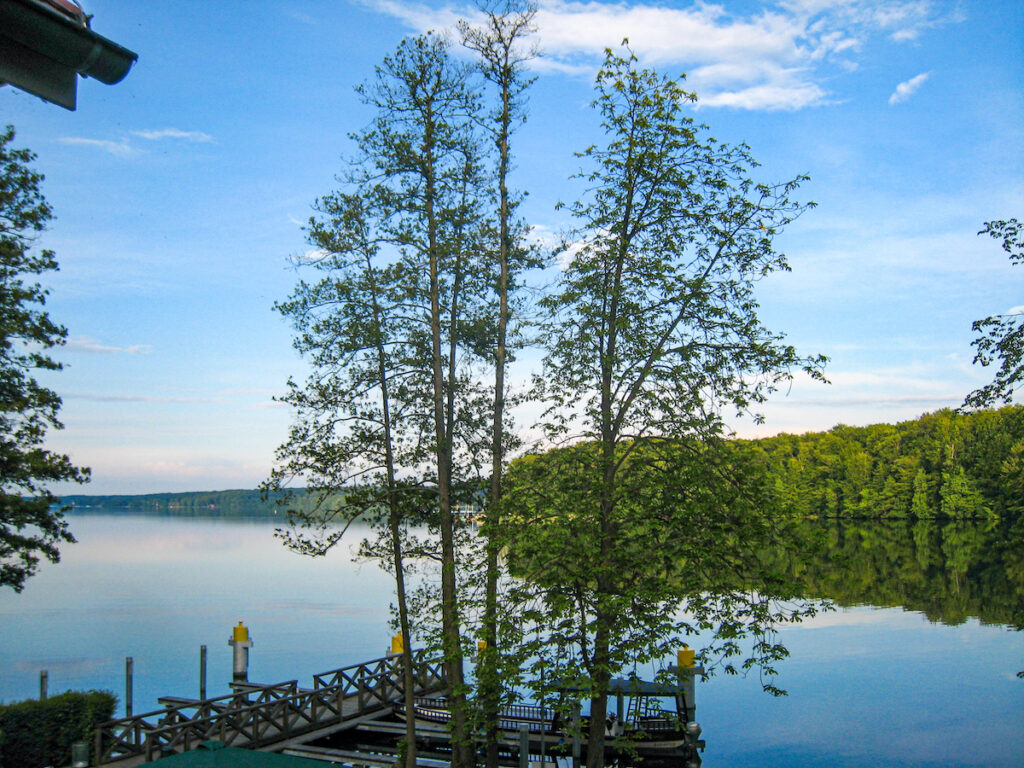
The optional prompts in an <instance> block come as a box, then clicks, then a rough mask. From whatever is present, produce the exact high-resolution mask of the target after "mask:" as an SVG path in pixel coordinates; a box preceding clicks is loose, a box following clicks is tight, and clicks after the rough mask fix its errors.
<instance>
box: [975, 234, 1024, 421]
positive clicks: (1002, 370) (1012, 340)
mask: <svg viewBox="0 0 1024 768" xmlns="http://www.w3.org/2000/svg"><path fill="white" fill-rule="evenodd" d="M978 234H979V235H990V236H991V237H994V238H995V239H997V240H1002V241H1003V250H1004V251H1006V253H1008V254H1009V256H1010V263H1011V264H1013V265H1014V266H1016V265H1018V264H1020V263H1021V262H1024V225H1022V224H1021V223H1020V222H1019V221H1018V220H1017V219H1010V220H1009V221H987V222H985V228H984V229H982V230H981V232H979V233H978ZM972 330H973V331H974V332H975V333H977V334H978V337H977V338H976V339H975V340H974V341H973V342H971V346H973V347H974V348H975V354H974V362H976V363H980V364H981V365H983V366H989V365H992V364H993V363H997V364H998V369H997V370H996V373H995V376H994V377H993V379H992V381H991V382H990V383H988V384H986V385H985V386H984V387H981V388H980V389H977V390H975V391H974V392H971V394H969V395H968V396H967V398H966V400H965V401H964V405H965V406H967V407H968V408H985V407H987V406H990V405H997V404H999V403H1009V402H1010V399H1011V398H1012V397H1013V393H1014V392H1015V391H1016V390H1017V389H1018V388H1019V387H1020V386H1021V383H1022V381H1024V313H1022V312H1021V311H1020V310H1019V309H1011V310H1009V311H1008V312H1006V313H1003V314H999V315H991V316H990V317H986V318H985V319H984V320H977V321H975V322H974V324H973V326H972Z"/></svg>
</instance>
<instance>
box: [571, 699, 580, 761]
mask: <svg viewBox="0 0 1024 768" xmlns="http://www.w3.org/2000/svg"><path fill="white" fill-rule="evenodd" d="M582 752H583V750H582V749H581V748H580V705H579V702H576V703H574V704H573V705H572V768H579V765H580V754H581V753H582Z"/></svg>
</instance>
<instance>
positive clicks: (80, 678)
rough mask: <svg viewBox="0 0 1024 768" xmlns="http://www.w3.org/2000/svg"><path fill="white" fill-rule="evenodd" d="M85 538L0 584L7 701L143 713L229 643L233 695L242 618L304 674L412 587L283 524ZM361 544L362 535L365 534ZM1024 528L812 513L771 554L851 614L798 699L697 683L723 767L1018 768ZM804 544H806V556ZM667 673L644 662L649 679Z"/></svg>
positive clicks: (172, 524) (112, 532)
mask: <svg viewBox="0 0 1024 768" xmlns="http://www.w3.org/2000/svg"><path fill="white" fill-rule="evenodd" d="M70 520H71V528H72V531H73V532H74V533H75V535H76V536H77V537H78V539H79V542H80V543H78V544H76V545H73V546H70V547H67V548H66V550H65V553H64V558H63V562H62V563H60V564H59V565H50V564H45V565H44V567H43V569H42V571H41V573H40V574H39V575H38V576H36V577H34V578H33V579H30V580H29V581H28V583H27V585H26V588H25V591H24V592H23V593H22V594H20V595H16V594H13V593H11V592H10V591H7V592H0V670H3V673H2V674H0V699H3V700H6V701H12V700H16V699H20V698H27V697H30V696H34V695H36V693H37V692H38V684H39V683H38V671H39V670H40V669H49V671H50V691H51V692H57V691H62V690H64V689H66V688H94V687H95V688H107V689H111V690H114V691H115V692H116V693H118V694H119V695H121V694H122V692H123V669H124V657H125V656H133V657H134V659H135V709H136V711H142V710H144V709H146V708H151V707H153V706H155V704H156V699H157V697H158V696H162V695H168V694H171V695H178V696H191V695H195V693H196V689H197V687H198V663H197V662H198V649H199V645H200V644H206V645H208V646H209V658H210V667H209V686H208V689H209V693H210V694H211V695H219V694H221V693H226V692H227V681H228V680H229V679H230V674H231V672H230V660H231V657H230V648H228V646H227V639H228V634H229V631H230V628H231V627H232V626H233V625H234V623H235V622H237V621H238V620H240V619H241V620H245V621H246V622H247V623H248V624H249V626H250V627H251V628H252V632H253V638H254V640H255V647H254V648H253V651H252V667H251V670H252V673H251V676H252V678H253V679H255V680H259V681H261V682H277V681H282V680H291V679H296V678H297V679H299V680H300V681H305V682H307V683H308V681H309V678H310V676H311V675H312V674H313V673H316V672H321V671H324V670H326V669H328V668H331V667H338V666H342V665H344V664H349V663H355V662H359V661H364V660H366V659H369V658H372V657H375V656H379V655H381V652H382V651H383V650H384V649H385V646H386V643H387V639H388V637H389V636H390V628H389V627H388V623H387V622H388V605H389V604H390V602H391V601H392V594H391V590H392V582H391V580H390V578H389V577H388V576H387V575H386V574H384V573H382V572H380V571H379V570H378V569H377V568H376V567H375V566H374V565H373V564H368V563H362V564H356V563H353V562H351V549H350V548H347V549H346V548H343V549H339V550H338V551H337V552H335V553H332V554H331V555H330V556H328V557H327V558H325V559H321V560H311V559H309V558H303V557H299V556H297V555H294V554H292V553H290V552H287V551H286V550H285V549H284V547H282V546H281V545H280V543H279V542H278V541H276V540H275V539H274V538H273V523H272V522H269V523H268V522H266V521H260V522H251V521H235V520H231V521H218V520H210V519H205V520H204V519H201V518H190V519H175V518H167V517H144V516H139V515H125V516H117V517H114V516H72V517H71V518H70ZM356 533H357V535H356V536H353V537H352V538H351V539H350V540H349V541H348V542H347V545H348V546H349V547H355V546H356V545H357V543H358V535H359V532H356ZM1022 534H1024V524H1018V526H1016V527H1008V526H989V525H974V524H970V523H955V524H942V523H936V522H934V521H928V522H919V523H914V522H912V521H894V522H889V523H876V522H843V523H839V522H834V521H818V522H813V523H807V524H804V525H802V526H800V527H799V528H798V529H796V530H794V531H793V533H792V535H793V536H794V537H795V539H796V540H795V542H794V543H795V545H796V546H795V547H793V548H791V551H790V553H789V554H779V553H766V554H765V557H766V558H769V559H772V558H774V563H775V564H776V565H777V566H778V567H779V568H780V569H781V570H784V571H785V572H787V573H788V574H790V577H791V578H792V579H794V580H795V581H796V583H797V584H798V585H799V587H800V589H801V591H802V592H803V593H804V594H805V595H807V596H808V597H827V598H831V599H833V600H834V601H835V602H836V603H837V604H838V605H839V606H840V608H839V610H837V611H834V612H831V613H825V614H820V615H818V616H816V617H814V618H813V619H810V620H808V621H807V622H805V623H804V624H801V625H798V626H793V627H787V628H785V629H783V630H782V631H781V632H780V639H781V640H782V642H783V643H784V644H785V645H786V646H787V648H788V649H789V651H790V653H791V656H790V658H789V659H788V660H786V661H785V662H783V663H782V664H781V665H780V667H779V669H780V673H781V675H780V680H779V682H780V684H781V687H783V688H786V689H787V690H788V691H789V696H787V697H784V698H782V699H776V698H772V697H769V696H766V695H765V694H763V693H762V692H761V689H760V684H759V681H758V680H757V678H756V675H753V676H752V677H750V678H743V677H742V676H738V677H730V676H725V675H718V676H716V677H714V678H712V679H711V680H709V681H708V682H706V683H703V684H701V685H700V686H699V687H698V691H697V704H698V712H697V719H698V721H699V722H700V723H701V725H702V726H703V727H704V737H705V738H706V739H707V744H708V747H707V750H706V751H705V753H704V755H703V760H704V763H703V765H704V768H748V767H749V768H754V766H757V767H758V768H762V767H765V766H780V767H781V766H786V767H789V766H822V767H824V766H849V767H850V768H852V767H853V766H857V767H858V768H860V766H864V765H871V766H915V767H917V766H919V767H921V768H923V767H924V766H929V767H931V766H940V765H941V766H950V765H972V766H993V767H995V766H1009V765H1021V764H1022V763H1024V727H1022V726H1024V717H1022V715H1021V713H1022V712H1024V680H1019V679H1017V678H1016V677H1015V673H1016V672H1017V670H1020V669H1022V668H1024V634H1022V633H1018V632H1009V631H1007V628H1018V629H1019V628H1021V626H1022V616H1024V535H1022ZM793 551H798V552H800V554H799V555H795V554H793ZM648 672H650V670H646V669H640V670H638V673H639V674H640V675H641V676H647V673H648Z"/></svg>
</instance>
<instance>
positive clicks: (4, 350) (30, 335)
mask: <svg viewBox="0 0 1024 768" xmlns="http://www.w3.org/2000/svg"><path fill="white" fill-rule="evenodd" d="M13 140H14V128H13V127H12V126H7V129H6V131H3V132H0V587H11V588H12V589H14V591H15V592H20V591H21V590H22V588H23V587H24V586H25V580H26V579H28V578H29V577H30V576H32V574H33V573H35V571H36V568H37V567H38V565H39V559H40V557H45V558H46V559H47V560H49V561H50V562H54V563H56V562H57V561H58V560H60V551H59V550H58V545H59V544H60V543H62V542H73V541H74V537H73V536H72V535H71V532H70V531H69V530H68V527H67V523H66V522H65V521H64V518H63V516H62V515H61V513H60V511H59V510H57V509H55V508H54V503H55V502H56V501H57V499H56V497H55V496H54V495H53V494H52V493H51V492H50V491H49V490H47V488H46V484H47V483H51V482H57V481H62V480H63V481H67V480H71V481H74V482H79V483H84V482H86V481H87V480H88V479H89V470H87V469H80V468H78V467H75V466H73V465H72V463H71V461H70V459H68V457H67V456H63V455H60V454H56V453H53V452H52V451H48V450H46V449H45V448H43V442H44V440H45V437H46V433H47V431H48V430H50V429H60V428H61V423H60V421H58V420H57V412H58V411H59V410H60V406H61V399H60V397H58V396H57V393H56V392H54V391H53V390H51V389H47V388H46V387H44V386H42V385H40V384H39V382H38V381H36V379H35V375H36V372H37V371H58V370H60V368H61V364H60V363H59V362H57V361H56V360H54V359H53V358H52V357H50V356H49V354H48V351H49V350H51V349H52V348H54V347H57V346H60V345H61V344H63V343H64V339H65V337H66V336H67V331H66V330H65V329H64V328H62V327H61V326H59V325H57V324H56V323H54V322H53V321H52V320H51V319H50V317H49V315H48V314H47V313H46V312H45V311H44V310H43V308H42V307H43V305H44V304H45V303H46V295H47V293H48V292H47V290H46V289H45V288H43V287H42V285H40V284H39V283H36V282H32V281H33V280H34V279H35V276H37V275H41V274H43V273H45V272H49V271H51V270H56V269H57V259H56V257H55V256H54V254H53V252H52V251H47V250H37V249H36V248H35V247H34V246H35V240H36V238H37V237H38V236H39V235H40V234H41V233H42V232H43V230H44V229H46V225H47V224H48V223H49V221H50V220H51V219H52V218H53V212H52V210H51V209H50V206H49V205H48V204H47V202H46V200H45V198H44V197H43V194H42V191H41V190H40V185H41V183H42V181H43V176H42V174H40V173H37V172H36V171H34V170H32V168H31V163H32V161H33V160H35V155H34V154H33V153H32V152H30V151H29V150H27V149H15V148H14V147H12V146H11V142H12V141H13Z"/></svg>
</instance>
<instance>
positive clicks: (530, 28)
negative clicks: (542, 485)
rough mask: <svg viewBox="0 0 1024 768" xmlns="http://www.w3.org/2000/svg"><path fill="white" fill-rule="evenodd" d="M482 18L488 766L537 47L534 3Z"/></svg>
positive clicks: (493, 737)
mask: <svg viewBox="0 0 1024 768" xmlns="http://www.w3.org/2000/svg"><path fill="white" fill-rule="evenodd" d="M481 10H482V11H483V12H484V16H485V19H484V24H483V26H480V27H473V26H471V25H470V24H469V23H468V22H466V21H461V22H460V23H459V31H460V33H461V34H462V42H463V45H465V46H466V47H467V48H469V49H470V50H472V51H474V52H475V53H476V54H477V55H478V57H479V60H478V62H479V63H478V66H479V69H480V72H481V73H482V74H483V76H484V78H485V79H486V80H487V81H488V82H489V83H490V84H491V86H492V87H493V88H494V90H495V91H496V92H497V98H496V104H495V106H494V108H493V109H492V110H491V114H490V115H488V117H489V120H488V124H489V126H490V133H491V138H492V140H493V142H494V147H495V150H496V154H497V167H496V169H495V174H494V175H495V180H496V182H497V187H498V200H497V203H498V210H497V217H496V219H497V248H496V257H497V270H496V273H497V275H496V276H497V285H496V286H495V293H496V294H497V303H498V318H497V327H496V329H495V331H496V338H495V344H494V401H493V409H492V414H491V468H490V469H491V473H490V491H489V498H488V503H487V515H486V524H485V535H487V537H488V542H487V562H486V566H485V567H486V574H485V580H486V583H485V590H484V591H485V596H484V611H483V621H482V635H483V641H484V644H485V645H484V648H483V650H482V651H481V653H480V659H479V662H478V665H477V678H478V687H479V698H480V705H481V711H482V718H483V724H484V732H485V739H486V755H487V756H486V761H487V768H496V767H497V765H498V733H499V722H498V716H499V710H500V706H501V686H502V680H501V664H500V658H499V656H500V653H501V650H500V649H499V647H498V642H497V640H498V581H499V575H500V574H499V560H498V554H499V549H500V544H499V541H498V537H497V536H493V535H491V534H492V532H493V531H495V530H497V528H498V526H499V525H500V522H501V517H500V516H501V489H502V475H503V473H504V467H505V446H506V443H507V441H508V439H509V436H508V434H507V433H506V430H505V419H506V409H505V403H506V396H507V391H506V390H507V385H506V383H505V368H506V365H507V362H508V359H509V350H508V346H509V324H510V322H511V321H512V317H511V314H512V308H513V297H514V295H515V289H516V287H517V283H518V282H519V279H520V277H519V276H520V273H521V272H522V270H523V269H524V267H526V266H527V264H528V258H527V257H528V255H529V254H528V251H527V250H526V249H524V248H523V246H522V244H521V239H522V238H521V231H520V229H521V228H520V227H517V225H516V221H515V217H514V211H515V207H516V204H517V202H518V201H517V199H516V198H515V196H514V195H513V194H512V193H510V191H509V186H508V176H509V171H510V168H511V163H512V150H511V137H512V134H513V132H514V130H515V128H516V127H518V125H520V124H521V123H522V122H523V121H524V120H525V119H526V114H525V104H524V101H525V96H524V93H525V91H526V89H527V88H528V87H529V86H530V84H531V83H532V82H533V79H532V78H530V77H527V76H526V74H525V66H526V63H527V62H528V61H529V59H531V58H533V57H534V56H535V55H536V54H535V51H534V50H533V49H524V48H523V45H522V43H523V38H525V37H527V36H528V35H530V34H532V33H533V32H534V31H535V27H534V17H535V16H536V12H537V9H536V7H535V6H533V5H528V4H524V3H522V2H517V1H516V0H499V1H498V2H491V3H487V4H484V5H483V6H482V7H481Z"/></svg>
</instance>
